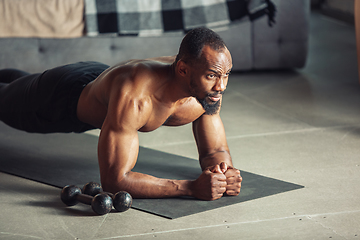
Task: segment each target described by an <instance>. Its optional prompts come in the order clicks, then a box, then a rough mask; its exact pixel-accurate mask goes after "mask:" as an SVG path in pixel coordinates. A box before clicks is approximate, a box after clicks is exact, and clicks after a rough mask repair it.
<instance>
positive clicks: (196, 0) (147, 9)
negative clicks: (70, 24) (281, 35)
mask: <svg viewBox="0 0 360 240" xmlns="http://www.w3.org/2000/svg"><path fill="white" fill-rule="evenodd" d="M269 3H271V2H270V0H85V21H86V29H87V35H88V36H97V35H100V34H116V35H135V36H154V35H155V36H156V35H161V34H163V33H165V32H181V33H184V32H187V31H189V30H191V29H193V28H195V27H199V26H206V27H209V28H214V27H220V26H226V25H228V24H230V23H232V22H234V21H238V20H240V19H242V18H243V17H245V16H247V15H248V16H250V19H251V20H252V19H254V18H255V17H259V16H262V15H264V14H268V13H269V11H267V9H269ZM271 4H272V3H271ZM272 5H273V4H272ZM250 7H251V8H252V9H250ZM274 10H275V8H274ZM268 15H269V14H268ZM251 16H253V17H251Z"/></svg>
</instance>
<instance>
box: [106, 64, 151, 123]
mask: <svg viewBox="0 0 360 240" xmlns="http://www.w3.org/2000/svg"><path fill="white" fill-rule="evenodd" d="M111 74H115V75H114V76H113V77H112V78H111V80H110V81H109V84H108V93H107V98H108V99H107V101H108V113H107V118H111V119H112V121H111V122H112V123H113V124H115V125H119V126H121V127H123V126H129V127H131V128H135V129H139V128H141V127H142V126H143V125H145V124H146V122H147V121H148V118H149V116H150V114H151V109H152V99H151V95H152V88H153V83H152V81H153V78H154V77H153V74H154V73H153V70H152V69H151V68H149V67H148V66H147V65H146V64H134V65H127V66H122V67H119V68H118V69H114V71H113V72H112V73H111Z"/></svg>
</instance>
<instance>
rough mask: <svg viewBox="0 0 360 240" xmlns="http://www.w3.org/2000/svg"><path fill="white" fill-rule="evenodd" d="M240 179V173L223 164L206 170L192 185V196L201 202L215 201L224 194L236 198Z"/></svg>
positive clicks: (239, 187)
mask: <svg viewBox="0 0 360 240" xmlns="http://www.w3.org/2000/svg"><path fill="white" fill-rule="evenodd" d="M241 181H242V177H241V176H240V171H239V170H238V169H236V168H233V167H232V166H229V165H228V164H226V163H225V162H222V163H220V164H217V165H214V166H211V167H208V168H206V169H205V170H204V171H203V172H202V173H201V175H200V176H199V178H198V179H196V180H195V181H194V184H193V195H194V196H195V197H196V198H199V199H203V200H216V199H219V198H221V197H222V196H223V195H224V194H226V195H229V196H237V195H239V193H240V189H241Z"/></svg>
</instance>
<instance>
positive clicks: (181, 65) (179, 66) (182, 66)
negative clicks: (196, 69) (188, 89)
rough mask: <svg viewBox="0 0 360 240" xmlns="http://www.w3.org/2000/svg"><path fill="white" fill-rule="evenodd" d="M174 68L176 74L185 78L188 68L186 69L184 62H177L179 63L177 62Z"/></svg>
mask: <svg viewBox="0 0 360 240" xmlns="http://www.w3.org/2000/svg"><path fill="white" fill-rule="evenodd" d="M176 68H177V71H178V73H179V74H180V75H181V76H183V77H185V76H186V75H187V74H188V71H189V69H188V68H189V67H188V65H187V64H186V63H185V62H184V61H182V60H179V61H178V62H177V64H176Z"/></svg>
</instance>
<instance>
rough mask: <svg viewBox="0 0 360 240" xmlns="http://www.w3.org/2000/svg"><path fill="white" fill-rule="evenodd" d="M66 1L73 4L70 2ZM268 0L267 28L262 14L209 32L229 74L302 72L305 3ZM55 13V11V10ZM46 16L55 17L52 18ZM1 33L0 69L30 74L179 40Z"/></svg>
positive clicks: (168, 50)
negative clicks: (271, 8)
mask: <svg viewBox="0 0 360 240" xmlns="http://www.w3.org/2000/svg"><path fill="white" fill-rule="evenodd" d="M9 1H11V0H9ZM17 1H21V0H17ZM23 1H29V0H23ZM32 1H41V0H32ZM46 1H47V0H46ZM52 1H56V0H52ZM60 1H64V0H60ZM70 1H73V3H74V1H75V0H70ZM81 1H82V0H77V2H80V3H81ZM248 2H251V0H250V1H248ZM272 2H273V3H274V5H275V6H276V15H275V23H274V24H272V26H270V25H269V19H268V17H267V16H266V14H265V15H263V16H261V17H258V18H256V19H251V16H245V17H243V18H242V19H240V20H239V21H235V22H233V23H231V24H228V25H227V26H226V27H217V28H214V30H215V31H217V32H218V33H219V34H220V36H221V37H222V38H223V39H224V40H225V42H226V43H227V45H228V48H229V50H230V52H231V53H232V57H233V65H234V68H233V69H234V70H237V71H248V70H254V69H261V70H262V69H284V68H302V67H304V65H305V64H306V58H307V50H308V31H309V13H310V1H309V0H272ZM82 4H83V3H82ZM55 5H56V4H54V6H55ZM0 7H1V6H0ZM81 7H82V5H80V8H81ZM77 8H79V5H77ZM0 10H1V8H0ZM3 11H6V9H5V10H3ZM56 11H58V12H59V9H57V10H56ZM72 11H73V10H71V11H69V12H70V13H71V12H72ZM63 14H64V13H63ZM67 14H68V13H67ZM22 16H24V14H22ZM62 16H63V15H62ZM52 17H54V19H55V16H52ZM68 19H69V18H68ZM79 19H80V20H81V21H82V20H83V16H81V17H80V18H79V17H78V19H77V21H79ZM6 21H7V22H3V23H0V25H1V24H3V25H4V24H5V25H8V26H10V25H11V26H13V25H12V24H14V23H13V22H12V20H11V22H10V20H6ZM0 22H1V19H0ZM50 22H52V21H48V22H47V23H46V24H47V25H49V24H50ZM54 22H55V20H54ZM39 24H40V23H39ZM46 24H45V26H47V25H46ZM58 25H59V26H60V24H58ZM78 25H79V24H77V25H76V26H77V27H78ZM85 25H86V24H85ZM5 27H6V26H5ZM53 28H54V27H52V29H53ZM55 28H56V26H55ZM80 28H81V27H80ZM1 29H2V28H1V26H0V68H18V69H22V70H25V71H28V72H32V73H33V72H41V71H44V70H45V69H48V68H51V67H55V66H59V65H62V64H67V63H72V62H77V61H88V60H89V61H100V62H103V63H106V64H108V65H113V64H116V63H119V62H122V61H125V60H128V59H138V58H150V57H157V56H170V55H175V54H176V53H177V51H178V47H179V44H180V42H181V39H182V37H183V35H178V34H163V35H159V36H146V37H144V36H141V37H140V36H132V35H122V36H114V35H107V34H104V35H101V34H99V35H97V36H88V35H87V34H86V28H85V31H84V30H83V29H81V32H80V33H79V34H78V35H76V34H75V35H71V36H69V37H66V36H60V37H59V36H50V37H48V36H42V35H41V34H36V33H35V34H34V35H31V34H30V35H26V36H21V31H20V35H19V34H14V35H11V34H10V35H5V36H1ZM38 32H39V31H38Z"/></svg>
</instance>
